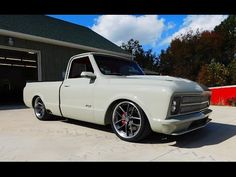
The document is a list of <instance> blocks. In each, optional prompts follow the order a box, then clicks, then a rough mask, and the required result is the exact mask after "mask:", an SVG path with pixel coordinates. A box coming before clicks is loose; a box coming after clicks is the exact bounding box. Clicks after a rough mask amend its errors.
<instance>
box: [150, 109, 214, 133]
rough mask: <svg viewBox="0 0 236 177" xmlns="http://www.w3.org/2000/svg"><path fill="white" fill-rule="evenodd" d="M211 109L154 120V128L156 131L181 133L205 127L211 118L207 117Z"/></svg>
mask: <svg viewBox="0 0 236 177" xmlns="http://www.w3.org/2000/svg"><path fill="white" fill-rule="evenodd" d="M211 112H212V110H210V109H205V110H203V111H201V112H196V113H191V114H185V115H178V116H173V117H171V118H169V119H165V120H160V119H159V120H155V125H156V126H154V127H155V128H154V130H153V131H155V132H158V133H164V134H169V135H181V134H185V133H188V132H191V131H194V130H196V129H199V128H202V127H205V126H206V125H207V124H208V123H209V122H210V121H211V119H209V118H208V116H209V115H210V113H211Z"/></svg>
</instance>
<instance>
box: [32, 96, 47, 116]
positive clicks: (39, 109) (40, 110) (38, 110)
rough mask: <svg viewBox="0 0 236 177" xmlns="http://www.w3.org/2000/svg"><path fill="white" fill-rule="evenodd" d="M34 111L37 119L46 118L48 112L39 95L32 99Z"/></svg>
mask: <svg viewBox="0 0 236 177" xmlns="http://www.w3.org/2000/svg"><path fill="white" fill-rule="evenodd" d="M34 113H35V116H36V117H37V118H38V119H39V120H48V119H49V114H48V113H47V110H46V107H45V105H44V103H43V101H42V99H41V98H40V97H37V98H36V99H35V101H34Z"/></svg>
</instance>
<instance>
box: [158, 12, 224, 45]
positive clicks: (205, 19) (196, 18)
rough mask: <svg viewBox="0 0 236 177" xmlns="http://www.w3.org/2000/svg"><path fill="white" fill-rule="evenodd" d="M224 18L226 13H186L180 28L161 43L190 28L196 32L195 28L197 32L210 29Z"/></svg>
mask: <svg viewBox="0 0 236 177" xmlns="http://www.w3.org/2000/svg"><path fill="white" fill-rule="evenodd" d="M226 18H227V15H188V16H187V17H186V18H185V19H184V22H183V24H182V26H181V27H180V29H179V30H178V31H177V32H175V33H174V34H172V35H171V36H168V37H167V38H165V39H164V40H163V41H162V42H161V45H167V44H169V43H170V42H171V40H172V39H174V38H176V37H180V35H181V34H185V33H187V32H188V31H190V30H192V31H193V32H196V31H197V30H199V32H202V31H206V30H207V31H211V30H213V29H214V27H215V26H217V25H219V24H220V23H221V22H222V21H223V20H225V19H226Z"/></svg>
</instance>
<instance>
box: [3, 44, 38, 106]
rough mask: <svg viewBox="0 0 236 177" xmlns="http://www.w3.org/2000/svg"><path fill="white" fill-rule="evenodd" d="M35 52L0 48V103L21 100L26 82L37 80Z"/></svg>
mask: <svg viewBox="0 0 236 177" xmlns="http://www.w3.org/2000/svg"><path fill="white" fill-rule="evenodd" d="M37 67H38V62H37V54H36V53H32V52H22V51H15V50H7V49H0V105H5V104H12V103H13V104H14V103H20V102H22V101H23V88H24V86H25V84H26V82H29V81H37V80H38V68H37Z"/></svg>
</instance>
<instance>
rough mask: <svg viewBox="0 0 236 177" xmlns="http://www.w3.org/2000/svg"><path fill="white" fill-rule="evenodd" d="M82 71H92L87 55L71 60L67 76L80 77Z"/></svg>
mask: <svg viewBox="0 0 236 177" xmlns="http://www.w3.org/2000/svg"><path fill="white" fill-rule="evenodd" d="M83 71H87V72H94V71H93V67H92V65H91V63H90V60H89V58H88V57H84V58H78V59H75V60H73V61H72V63H71V68H70V74H69V78H80V77H81V76H80V74H81V73H82V72H83Z"/></svg>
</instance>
